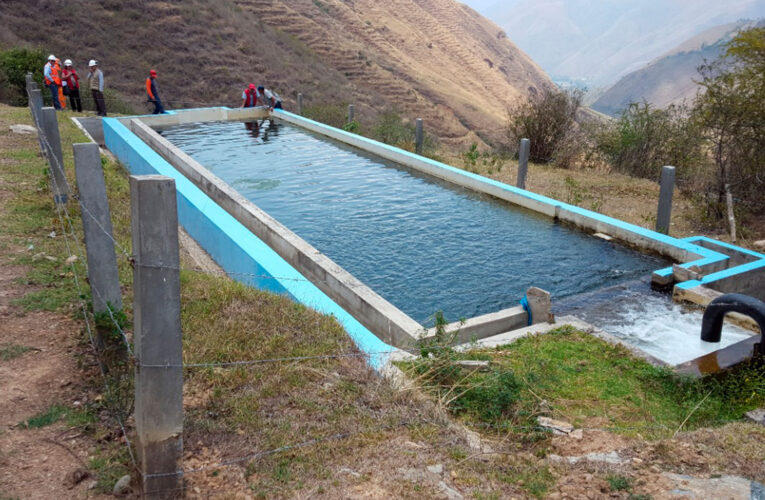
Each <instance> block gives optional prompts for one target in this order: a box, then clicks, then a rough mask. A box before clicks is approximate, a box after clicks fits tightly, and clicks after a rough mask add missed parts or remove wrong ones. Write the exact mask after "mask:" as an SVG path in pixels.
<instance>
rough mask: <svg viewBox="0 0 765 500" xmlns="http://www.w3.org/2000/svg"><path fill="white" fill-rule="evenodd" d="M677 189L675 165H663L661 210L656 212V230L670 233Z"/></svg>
mask: <svg viewBox="0 0 765 500" xmlns="http://www.w3.org/2000/svg"><path fill="white" fill-rule="evenodd" d="M674 190H675V167H669V166H666V167H662V169H661V188H660V189H659V210H658V212H657V214H656V231H658V232H660V233H664V234H669V224H670V219H671V217H672V194H673V192H674Z"/></svg>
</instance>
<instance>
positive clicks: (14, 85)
mask: <svg viewBox="0 0 765 500" xmlns="http://www.w3.org/2000/svg"><path fill="white" fill-rule="evenodd" d="M44 66H45V54H44V53H43V51H42V50H41V49H21V48H13V49H8V50H5V51H3V52H0V101H2V102H4V103H6V104H10V105H11V106H26V105H27V102H28V101H27V80H26V75H27V73H28V72H31V73H32V74H33V75H34V80H35V81H36V82H37V85H38V87H40V88H41V89H42V88H43V83H42V81H43V67H44ZM43 97H45V92H43Z"/></svg>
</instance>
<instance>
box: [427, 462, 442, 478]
mask: <svg viewBox="0 0 765 500" xmlns="http://www.w3.org/2000/svg"><path fill="white" fill-rule="evenodd" d="M427 469H428V472H432V473H433V474H438V475H439V476H440V475H441V474H443V472H444V466H443V465H441V464H436V465H428V467H427Z"/></svg>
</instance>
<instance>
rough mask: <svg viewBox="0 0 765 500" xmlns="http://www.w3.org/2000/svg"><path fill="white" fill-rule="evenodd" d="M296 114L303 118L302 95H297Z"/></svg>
mask: <svg viewBox="0 0 765 500" xmlns="http://www.w3.org/2000/svg"><path fill="white" fill-rule="evenodd" d="M297 106H298V109H297V114H299V115H300V116H303V94H301V93H298V102H297Z"/></svg>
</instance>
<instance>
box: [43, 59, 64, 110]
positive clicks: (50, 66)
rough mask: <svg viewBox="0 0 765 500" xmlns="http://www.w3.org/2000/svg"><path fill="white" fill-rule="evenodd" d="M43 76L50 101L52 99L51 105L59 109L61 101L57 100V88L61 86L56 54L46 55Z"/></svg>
mask: <svg viewBox="0 0 765 500" xmlns="http://www.w3.org/2000/svg"><path fill="white" fill-rule="evenodd" d="M43 77H44V82H45V86H46V87H48V90H50V97H51V101H53V107H54V108H56V109H61V101H60V100H59V95H58V88H59V87H60V86H61V77H60V74H59V71H58V67H57V66H56V56H54V55H53V54H51V55H49V56H48V62H47V63H46V64H45V67H44V68H43Z"/></svg>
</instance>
